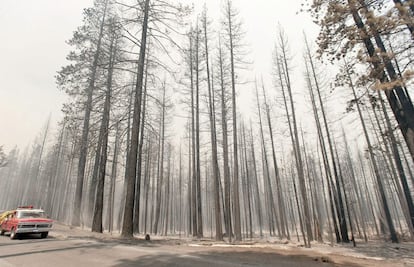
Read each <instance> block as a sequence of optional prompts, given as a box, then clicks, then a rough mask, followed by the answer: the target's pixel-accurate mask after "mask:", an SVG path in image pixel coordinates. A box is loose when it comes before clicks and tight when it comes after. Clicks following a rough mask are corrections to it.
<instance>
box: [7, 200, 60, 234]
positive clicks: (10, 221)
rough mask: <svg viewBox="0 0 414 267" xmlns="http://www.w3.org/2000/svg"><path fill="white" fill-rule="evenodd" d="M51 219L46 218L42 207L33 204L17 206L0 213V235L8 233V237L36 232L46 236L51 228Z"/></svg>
mask: <svg viewBox="0 0 414 267" xmlns="http://www.w3.org/2000/svg"><path fill="white" fill-rule="evenodd" d="M52 225H53V221H52V220H51V219H49V218H47V216H46V214H45V212H44V211H43V210H42V209H34V208H33V206H24V207H19V208H17V209H15V210H9V211H5V212H3V213H1V214H0V235H4V233H10V239H16V238H18V237H19V236H20V235H23V234H37V233H39V234H40V236H41V238H46V237H47V235H48V234H49V231H50V230H51V229H52Z"/></svg>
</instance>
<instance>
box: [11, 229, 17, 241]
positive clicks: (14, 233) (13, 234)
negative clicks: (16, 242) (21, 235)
mask: <svg viewBox="0 0 414 267" xmlns="http://www.w3.org/2000/svg"><path fill="white" fill-rule="evenodd" d="M16 238H17V234H16V232H15V230H14V228H12V229H11V231H10V239H12V240H13V239H16Z"/></svg>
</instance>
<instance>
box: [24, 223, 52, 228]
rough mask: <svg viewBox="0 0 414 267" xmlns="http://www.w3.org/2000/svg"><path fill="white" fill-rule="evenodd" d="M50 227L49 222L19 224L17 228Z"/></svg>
mask: <svg viewBox="0 0 414 267" xmlns="http://www.w3.org/2000/svg"><path fill="white" fill-rule="evenodd" d="M49 227H52V225H51V224H47V223H42V224H21V225H19V228H22V229H27V228H49Z"/></svg>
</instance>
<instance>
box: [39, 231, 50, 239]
mask: <svg viewBox="0 0 414 267" xmlns="http://www.w3.org/2000/svg"><path fill="white" fill-rule="evenodd" d="M48 234H49V232H44V233H40V237H41V238H46V237H47V235H48Z"/></svg>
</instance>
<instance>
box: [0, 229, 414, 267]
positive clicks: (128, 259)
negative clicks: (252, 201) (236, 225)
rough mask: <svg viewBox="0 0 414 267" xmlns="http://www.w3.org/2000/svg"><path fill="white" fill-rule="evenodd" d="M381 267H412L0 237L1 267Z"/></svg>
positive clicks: (198, 246)
mask: <svg viewBox="0 0 414 267" xmlns="http://www.w3.org/2000/svg"><path fill="white" fill-rule="evenodd" d="M303 254H306V255H303ZM379 264H380V266H386V267H389V266H392V267H394V266H410V265H405V264H396V262H393V261H388V260H387V261H377V260H374V261H373V260H366V259H360V258H358V257H349V256H343V255H341V254H340V253H339V254H336V255H332V254H331V255H329V257H328V256H323V255H320V254H319V255H318V253H315V251H311V250H308V252H304V251H303V250H285V249H275V248H270V247H243V246H213V245H211V244H210V245H206V244H202V243H200V242H183V241H181V240H167V239H162V238H159V239H158V240H151V241H145V240H143V239H133V240H131V239H120V238H118V237H113V236H108V235H102V234H92V233H91V232H88V231H80V230H76V229H72V228H69V227H62V226H60V228H59V225H57V226H56V230H55V231H52V232H51V233H50V234H49V237H48V238H46V239H41V238H40V236H38V235H33V236H27V237H23V238H22V239H17V240H10V239H9V237H8V236H0V267H16V266H19V267H20V266H23V267H25V266H28V267H49V266H50V267H52V266H53V267H73V266H74V267H83V266H85V267H94V266H117V267H129V266H151V267H156V266H173V267H174V266H177V267H190V266H191V267H197V266H201V267H233V266H243V267H244V266H265V267H266V266H273V267H293V266H295V267H316V266H318V267H320V266H323V267H332V266H347V267H352V266H353V267H358V266H360V267H362V266H369V267H377V266H379Z"/></svg>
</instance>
